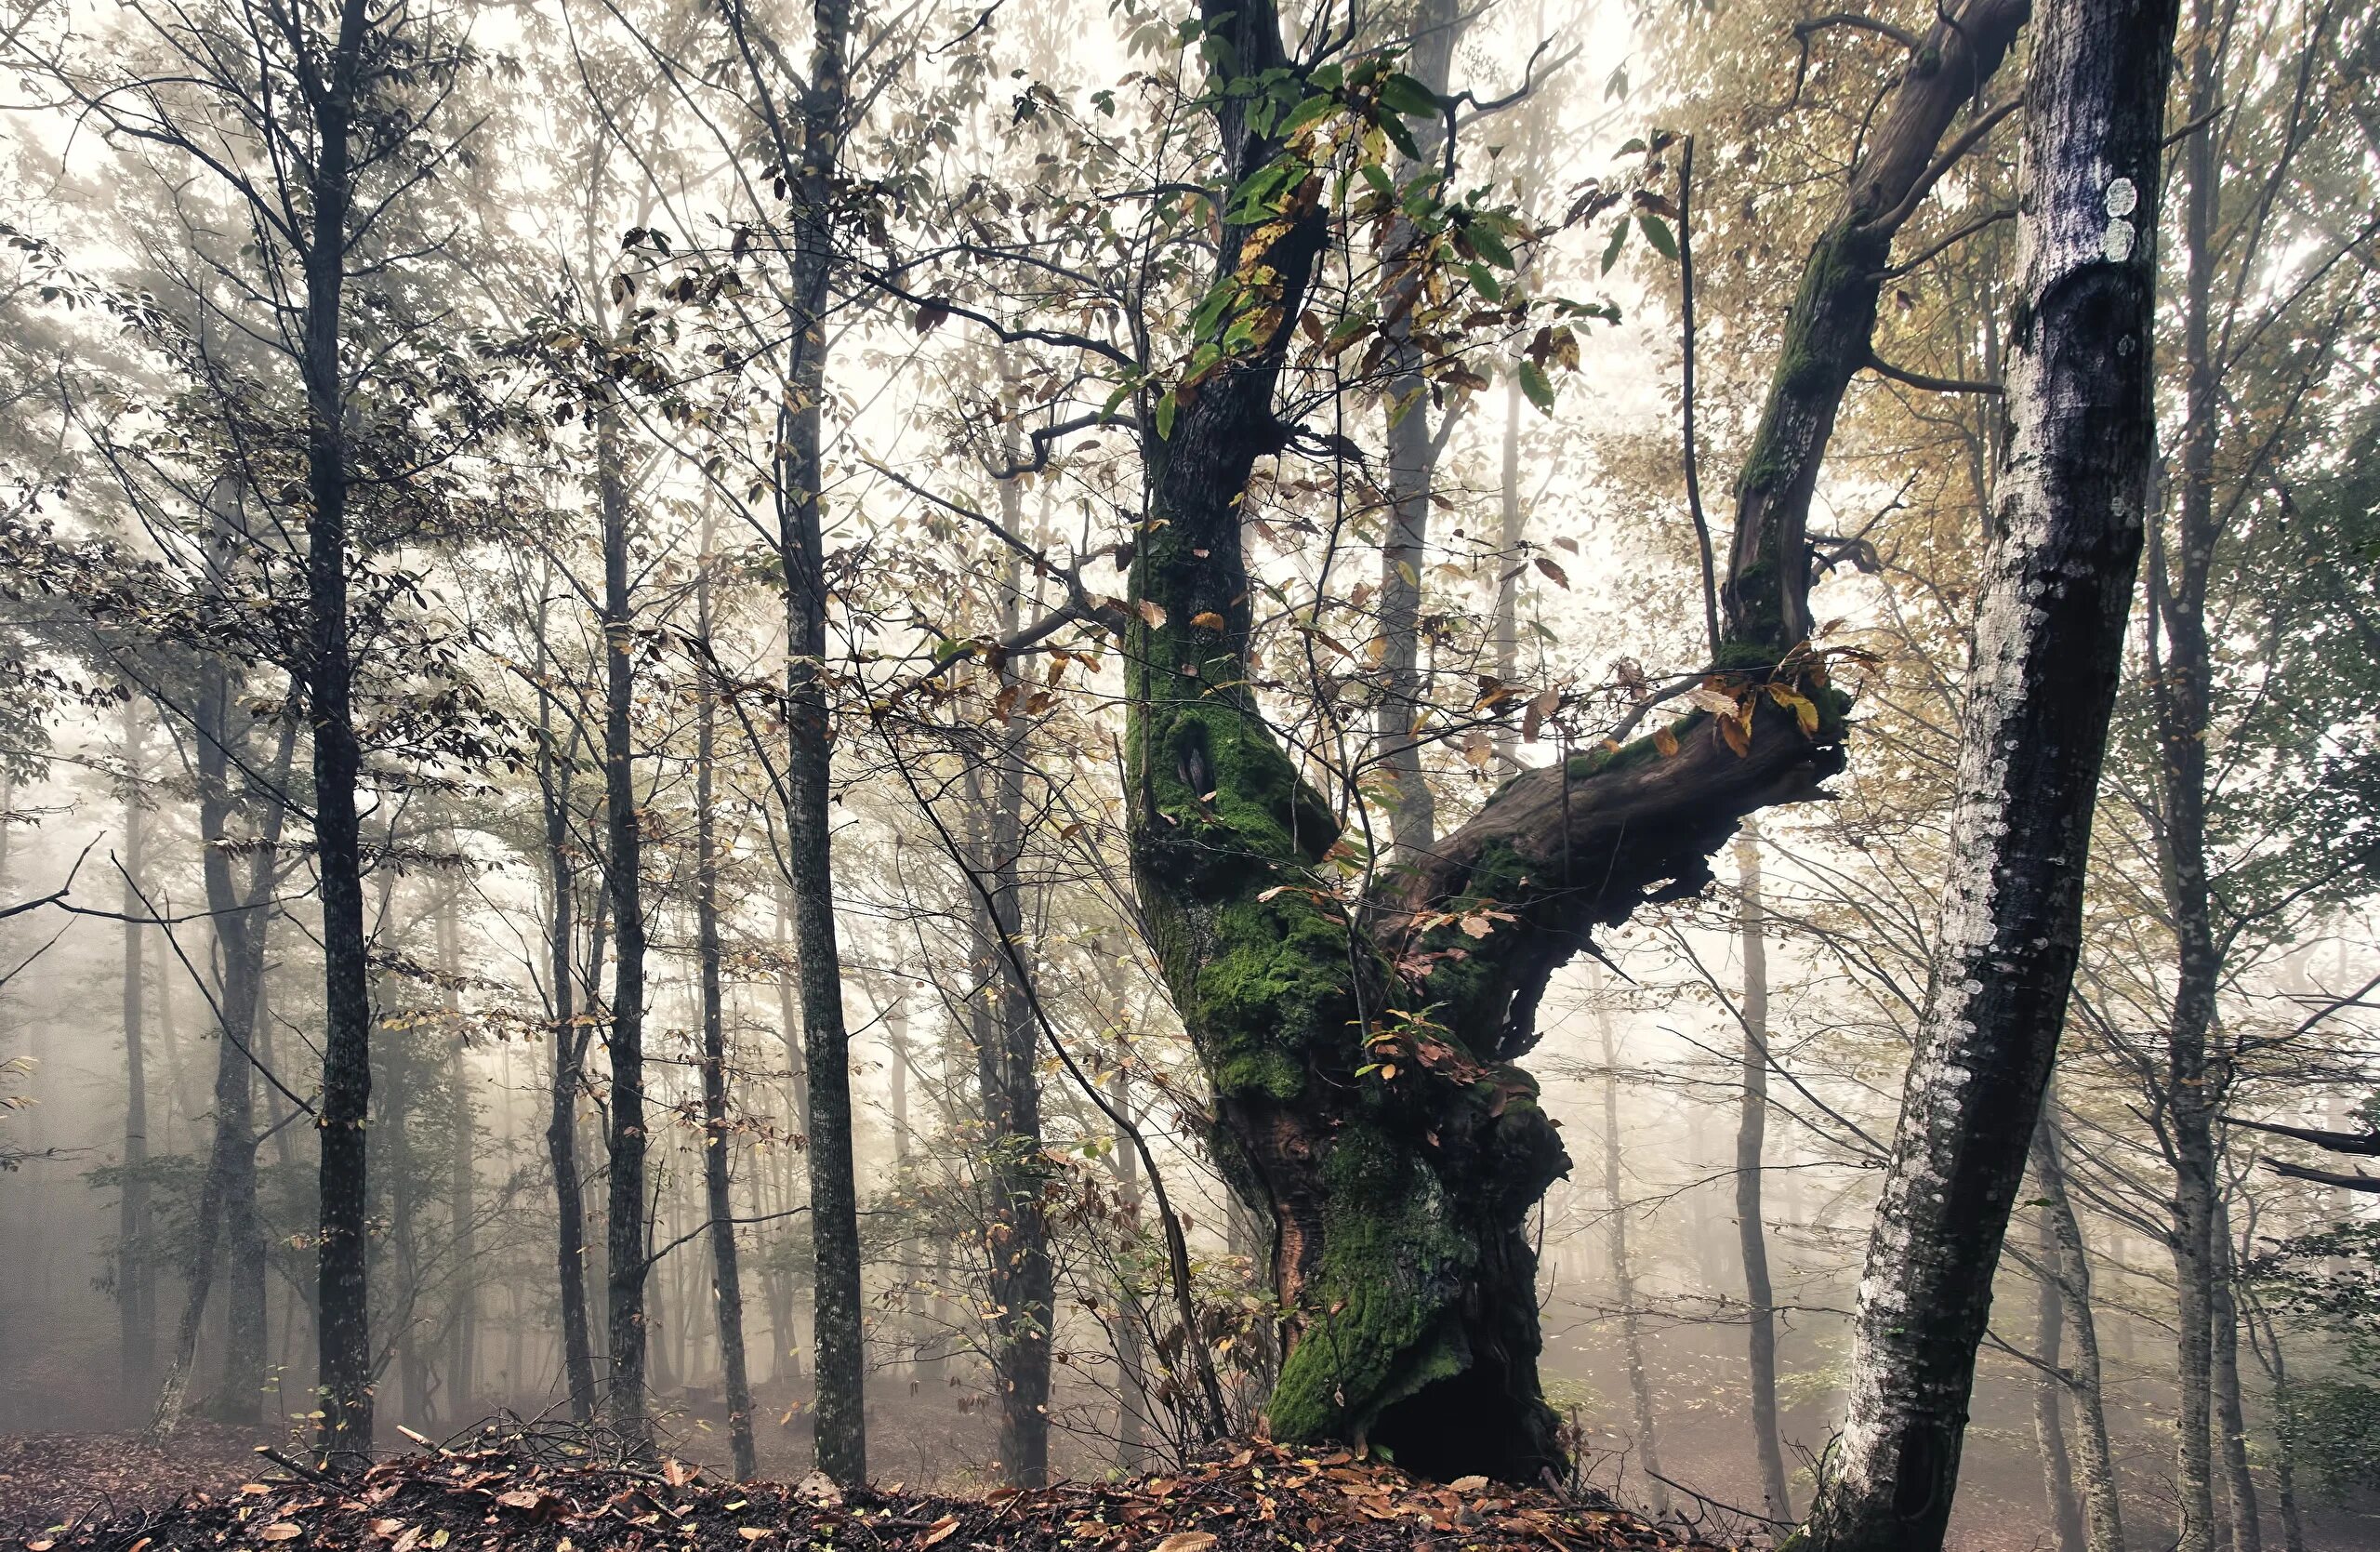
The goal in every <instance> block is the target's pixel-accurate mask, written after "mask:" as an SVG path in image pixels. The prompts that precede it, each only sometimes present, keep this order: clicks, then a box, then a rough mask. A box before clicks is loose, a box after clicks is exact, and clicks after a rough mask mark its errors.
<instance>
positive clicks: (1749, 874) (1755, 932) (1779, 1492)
mask: <svg viewBox="0 0 2380 1552" xmlns="http://www.w3.org/2000/svg"><path fill="white" fill-rule="evenodd" d="M1736 868H1737V875H1738V881H1739V897H1740V898H1741V900H1742V903H1743V914H1742V916H1741V918H1740V919H1739V922H1738V925H1737V930H1738V933H1739V935H1740V937H1741V939H1742V942H1743V958H1744V1002H1743V1024H1744V1041H1743V1061H1742V1064H1741V1070H1742V1074H1743V1093H1742V1095H1741V1098H1740V1100H1739V1109H1738V1111H1737V1116H1736V1241H1737V1244H1738V1246H1739V1248H1740V1249H1741V1251H1742V1253H1743V1265H1744V1326H1745V1333H1746V1342H1747V1346H1748V1348H1749V1351H1748V1355H1747V1356H1748V1360H1749V1363H1750V1378H1751V1385H1752V1450H1753V1452H1754V1453H1755V1454H1756V1455H1757V1456H1758V1458H1759V1461H1760V1493H1761V1498H1762V1500H1763V1502H1764V1503H1765V1506H1766V1507H1767V1510H1768V1519H1769V1523H1770V1524H1772V1525H1783V1524H1790V1523H1791V1522H1792V1519H1793V1492H1792V1487H1791V1486H1789V1485H1788V1483H1787V1481H1786V1479H1785V1451H1784V1446H1783V1444H1782V1442H1781V1441H1780V1440H1779V1439H1778V1426H1777V1302H1776V1298H1777V1295H1776V1293H1775V1291H1774V1290H1773V1289H1772V1288H1771V1287H1770V1286H1769V1280H1768V1221H1767V1217H1766V1213H1765V1208H1764V1206H1763V1204H1762V1200H1761V1187H1762V1185H1763V1184H1764V1178H1763V1177H1764V1172H1765V1170H1766V1168H1767V1161H1766V1159H1765V1153H1766V1148H1767V1138H1768V938H1767V934H1766V923H1767V912H1766V911H1765V909H1763V908H1762V905H1761V899H1760V838H1759V836H1758V835H1757V834H1755V833H1754V832H1753V830H1752V827H1750V826H1749V825H1747V826H1746V827H1745V828H1744V830H1743V833H1742V834H1740V835H1739V836H1738V837H1737V838H1736Z"/></svg>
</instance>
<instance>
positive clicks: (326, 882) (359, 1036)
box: [300, 0, 373, 1456]
mask: <svg viewBox="0 0 2380 1552" xmlns="http://www.w3.org/2000/svg"><path fill="white" fill-rule="evenodd" d="M336 17H337V35H336V38H335V39H332V40H329V41H330V43H331V46H330V48H329V50H328V58H327V59H326V60H324V71H323V74H322V75H321V77H320V78H319V83H318V84H319V90H318V91H317V92H316V93H315V95H314V96H313V97H312V99H311V101H310V102H309V103H308V107H309V108H310V109H311V111H312V114H313V119H314V131H315V163H314V166H312V167H311V169H310V177H309V179H308V184H309V187H308V189H307V192H308V194H309V196H310V202H311V206H312V214H313V226H312V231H311V236H310V241H309V242H308V245H307V246H306V248H305V251H304V269H305V298H306V300H305V310H304V335H303V340H302V350H303V352H304V353H303V356H302V359H301V363H300V365H301V368H302V376H303V378H304V380H305V388H306V489H307V495H308V497H309V498H310V501H311V507H310V510H309V511H308V512H307V514H306V587H307V597H308V604H309V610H308V614H309V620H308V623H309V626H310V628H311V632H312V635H311V642H310V643H309V648H310V650H309V653H308V662H307V666H306V674H305V680H306V683H305V692H306V714H307V718H308V720H309V722H310V723H311V724H312V728H313V735H314V856H315V870H316V873H317V876H318V878H319V882H320V889H321V894H322V906H323V928H322V944H323V950H322V951H323V1087H322V1101H321V1107H320V1115H319V1117H318V1118H317V1121H316V1125H317V1127H318V1129H319V1131H320V1134H321V1138H322V1162H321V1170H320V1193H321V1223H320V1232H319V1233H318V1235H317V1236H316V1246H317V1250H316V1263H315V1265H316V1279H315V1280H316V1287H315V1294H314V1316H315V1331H316V1339H317V1341H316V1345H317V1348H318V1358H317V1367H316V1383H317V1384H318V1385H319V1386H321V1388H322V1397H323V1405H322V1413H323V1418H322V1426H321V1428H320V1430H319V1435H318V1441H317V1448H318V1450H319V1451H320V1452H321V1453H323V1454H324V1455H325V1456H328V1455H331V1454H333V1453H342V1452H350V1451H368V1450H370V1449H371V1447H372V1321H371V1305H370V1291H369V1286H368V1267H369V1263H370V1258H371V1241H370V1222H369V1205H368V1201H367V1197H366V1191H365V1177H366V1163H365V1158H364V1153H365V1149H364V1123H365V1119H366V1118H367V1117H368V1116H369V1115H370V1114H371V1108H372V1002H371V992H370V988H369V985H368V982H367V979H366V969H365V942H364V875H363V844H362V835H361V832H360V831H359V829H358V828H357V821H356V798H355V794H356V788H357V785H358V783H359V781H360V779H361V777H362V774H363V765H364V756H363V750H362V749H361V748H360V747H359V746H358V745H357V743H356V737H355V717H354V695H353V681H354V674H355V657H354V649H353V646H352V644H351V643H350V641H349V640H348V611H347V557H348V534H347V506H348V494H349V483H350V472H349V469H348V447H347V429H346V420H347V411H348V388H347V380H346V374H345V369H344V365H343V363H342V359H341V357H342V352H341V351H340V348H339V310H340V303H341V300H342V299H343V294H344V290H345V286H346V282H347V261H348V253H349V243H350V234H349V232H348V224H349V220H350V215H351V213H352V208H353V204H354V179H353V176H352V164H351V160H350V158H351V153H352V148H351V145H350V137H351V136H352V135H353V133H354V125H355V115H356V92H357V86H358V82H359V80H360V79H361V75H362V72H363V53H364V46H365V42H366V40H367V37H368V35H369V33H370V32H371V30H372V27H373V20H372V12H371V9H370V7H368V6H367V5H366V4H365V3H364V0H340V3H339V6H338V9H337V13H336Z"/></svg>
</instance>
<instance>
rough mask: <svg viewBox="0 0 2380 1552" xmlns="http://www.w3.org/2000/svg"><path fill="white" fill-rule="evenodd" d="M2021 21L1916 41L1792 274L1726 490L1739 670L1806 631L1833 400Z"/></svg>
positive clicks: (1952, 20) (1976, 18) (2005, 4)
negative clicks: (1949, 141)
mask: <svg viewBox="0 0 2380 1552" xmlns="http://www.w3.org/2000/svg"><path fill="white" fill-rule="evenodd" d="M2030 9H2031V7H2030V0H1966V3H1965V4H1964V5H1961V6H1959V7H1956V9H1955V10H1954V11H1953V12H1952V13H1951V14H1950V15H1948V16H1945V17H1942V18H1940V19H1939V20H1937V21H1936V22H1935V23H1934V25H1933V27H1932V28H1931V29H1929V30H1928V31H1927V32H1926V33H1925V35H1924V38H1922V39H1920V40H1919V41H1918V45H1917V46H1916V48H1915V49H1913V50H1912V51H1911V54H1910V59H1909V64H1908V67H1907V69H1906V70H1905V71H1904V72H1903V73H1902V76H1901V80H1900V85H1899V86H1898V87H1897V89H1896V90H1895V92H1894V93H1893V99H1892V102H1891V105H1890V106H1889V108H1888V109H1887V110H1886V112H1885V114H1884V121H1883V123H1882V124H1881V125H1880V126H1878V129H1877V132H1876V135H1875V138H1874V139H1873V141H1872V142H1871V145H1870V147H1869V149H1868V152H1867V153H1866V155H1865V156H1864V157H1863V158H1862V159H1861V161H1860V163H1859V166H1858V167H1857V168H1856V169H1855V170H1854V171H1853V173H1852V178H1851V184H1850V187H1849V190H1848V191H1847V192H1846V193H1845V197H1844V205H1843V209H1842V210H1841V212H1840V213H1839V214H1838V215H1837V216H1836V217H1835V219H1833V221H1832V222H1831V223H1830V224H1829V225H1828V227H1827V230H1826V232H1825V234H1824V235H1822V236H1820V237H1819V238H1818V243H1817V244H1816V245H1814V246H1813V247H1812V248H1811V250H1810V257H1809V259H1808V260H1807V261H1806V262H1805V264H1804V265H1803V267H1802V280H1801V285H1800V287H1799V288H1798V289H1797V291H1796V292H1795V294H1794V298H1793V305H1792V311H1791V312H1789V313H1788V314H1787V316H1786V320H1785V338H1784V341H1783V344H1782V346H1781V348H1780V350H1779V352H1778V362H1777V367H1776V370H1775V372H1774V373H1773V375H1772V376H1771V377H1770V378H1769V387H1768V397H1767V400H1766V402H1765V405H1763V407H1762V410H1761V418H1760V427H1759V430H1758V431H1757V433H1756V434H1755V435H1754V436H1753V438H1752V449H1751V452H1750V453H1749V454H1748V455H1747V457H1746V458H1745V460H1744V467H1743V472H1742V473H1741V475H1740V476H1739V478H1738V480H1737V482H1736V527H1735V541H1734V545H1733V548H1732V550H1731V552H1730V554H1729V556H1728V564H1727V576H1726V582H1725V583H1724V585H1723V586H1722V588H1721V590H1720V602H1721V604H1722V606H1723V608H1724V611H1725V615H1726V623H1725V638H1726V643H1727V648H1728V649H1730V650H1729V652H1728V656H1729V657H1731V658H1733V659H1734V660H1736V661H1749V660H1762V661H1767V662H1775V661H1777V660H1778V657H1781V656H1782V655H1783V654H1784V653H1785V652H1787V651H1788V650H1790V649H1791V648H1792V646H1793V645H1794V644H1795V643H1798V642H1801V641H1803V640H1804V639H1805V638H1806V637H1807V636H1808V635H1809V633H1810V615H1809V558H1808V535H1809V517H1810V498H1811V496H1812V493H1813V492H1814V491H1815V490H1816V489H1817V487H1818V467H1819V465H1820V464H1821V463H1822V462H1823V461H1824V459H1825V457H1826V448H1827V442H1828V440H1829V439H1830V438H1831V436H1832V435H1833V433H1834V419H1835V415H1836V413H1837V412H1838V411H1839V410H1840V409H1841V408H1842V406H1843V396H1844V393H1845V391H1846V390H1847V389H1848V388H1849V387H1850V386H1851V379H1852V378H1854V377H1856V376H1858V374H1859V372H1860V371H1861V370H1862V369H1863V368H1865V367H1866V366H1867V365H1869V363H1870V362H1871V360H1872V359H1873V356H1874V352H1873V350H1872V349H1871V345H1872V341H1873V339H1874V337H1875V331H1876V300H1877V298H1878V296H1879V295H1880V293H1881V290H1882V287H1883V285H1884V279H1885V271H1886V270H1887V269H1888V268H1889V267H1890V263H1891V257H1892V245H1893V239H1894V237H1895V236H1896V235H1897V233H1898V232H1899V231H1900V229H1901V227H1902V226H1903V225H1905V224H1906V223H1907V221H1908V220H1909V218H1910V216H1911V214H1912V213H1913V212H1914V210H1915V209H1916V207H1917V203H1918V201H1919V200H1921V199H1922V198H1923V196H1924V192H1926V190H1928V189H1929V188H1931V187H1932V185H1933V183H1934V181H1935V180H1936V179H1937V178H1939V177H1940V175H1941V171H1942V168H1943V166H1944V164H1945V163H1947V162H1950V161H1952V160H1955V159H1956V157H1957V156H1959V155H1961V154H1964V152H1965V151H1966V150H1967V149H1969V145H1968V142H1967V140H1966V139H1965V138H1964V137H1963V138H1962V140H1961V142H1960V143H1959V144H1958V145H1957V146H1955V147H1954V148H1953V149H1952V150H1951V152H1950V153H1948V154H1944V153H1942V150H1941V146H1942V138H1943V136H1944V135H1946V134H1948V133H1949V131H1950V125H1951V124H1952V123H1953V122H1954V121H1955V120H1956V119H1957V117H1958V115H1959V114H1960V113H1961V112H1963V111H1964V110H1966V109H1967V108H1969V107H1970V106H1972V105H1976V104H1977V103H1979V102H1980V100H1981V99H1982V96H1983V90H1984V87H1985V86H1986V84H1987V83H1989V82H1990V79H1991V77H1992V74H1993V73H1995V72H1996V71H1998V70H1999V68H2000V65H2001V61H2002V60H2004V59H2005V58H2006V57H2007V53H2008V48H2009V46H2010V45H2011V44H2012V43H2014V42H2015V40H2016V33H2017V30H2018V29H2019V28H2021V27H2022V26H2023V25H2024V22H2025V19H2026V17H2027V15H2028V14H2030ZM1984 116H1985V117H1991V116H1994V115H1990V114H1986V115H1984ZM1723 666H1724V665H1723Z"/></svg>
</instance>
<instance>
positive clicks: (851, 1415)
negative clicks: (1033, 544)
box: [776, 0, 867, 1486]
mask: <svg viewBox="0 0 2380 1552" xmlns="http://www.w3.org/2000/svg"><path fill="white" fill-rule="evenodd" d="M851 25H852V8H851V0H813V4H812V6H811V56H810V72H809V80H808V81H807V83H806V84H805V86H804V90H803V93H802V104H801V144H800V147H799V154H800V161H799V166H797V167H796V168H795V169H794V177H793V179H792V190H791V198H792V201H793V205H794V210H795V219H796V232H795V235H794V244H793V255H792V262H793V273H792V275H791V288H792V303H793V320H794V342H793V347H792V352H791V354H792V360H791V361H790V362H789V363H788V364H787V372H786V381H787V384H788V396H787V401H786V405H785V409H784V412H783V414H782V415H781V416H780V418H779V424H778V443H779V447H780V454H779V461H778V469H777V489H776V499H777V524H778V527H777V546H778V556H779V559H780V561H781V562H782V564H784V567H785V577H786V647H787V717H786V737H787V757H786V786H787V794H786V796H787V804H786V829H787V862H788V870H787V871H788V876H787V883H788V884H790V886H791V888H792V892H793V916H794V939H795V951H796V953H797V955H798V956H799V958H800V980H801V1036H802V1070H803V1071H804V1072H805V1073H806V1074H807V1075H808V1080H809V1087H810V1094H809V1100H810V1104H809V1122H810V1125H809V1134H810V1147H809V1160H810V1242H811V1248H812V1254H813V1256H814V1258H815V1262H816V1267H815V1278H814V1280H813V1284H812V1287H813V1295H812V1296H813V1330H814V1339H815V1342H816V1344H817V1361H816V1363H815V1365H814V1372H815V1373H816V1376H817V1404H816V1406H815V1408H814V1409H813V1426H814V1427H815V1429H816V1439H817V1444H816V1451H815V1456H816V1460H817V1465H818V1469H819V1470H821V1471H823V1472H825V1473H826V1476H827V1477H828V1478H830V1479H833V1480H835V1481H837V1482H840V1483H842V1484H844V1485H846V1486H852V1485H856V1484H858V1483H860V1482H862V1481H865V1480H866V1477H867V1417H866V1395H865V1381H866V1371H867V1357H866V1348H865V1346H864V1331H865V1323H864V1313H865V1312H864V1309H863V1294H862V1292H861V1287H860V1244H859V1200H858V1188H857V1186H856V1184H855V1183H854V1181H853V1152H852V1094H851V1055H850V1045H851V1042H850V1038H849V1036H848V1034H847V1032H846V1030H845V1028H844V1024H843V989H842V983H843V976H842V959H841V955H840V951H839V950H838V948H837V947H836V942H835V903H834V870H833V863H832V859H831V856H830V847H829V842H828V832H829V828H830V826H831V824H832V810H831V808H830V806H829V804H830V799H831V795H832V790H831V787H832V783H831V766H832V760H833V753H832V745H831V742H830V740H831V739H832V737H833V728H832V726H831V724H830V723H829V722H828V719H827V706H826V661H825V658H826V550H825V541H824V537H823V534H822V529H821V522H822V516H823V514H822V511H821V509H822V507H823V505H824V497H823V496H822V494H821V492H822V489H823V480H824V471H823V469H822V467H821V455H822V451H823V440H822V439H823V432H824V408H823V406H824V403H825V397H826V308H827V301H828V285H829V281H830V278H831V275H832V271H833V263H834V258H833V252H832V241H833V227H832V210H833V202H834V200H835V198H836V192H835V187H834V184H835V165H836V158H837V155H838V153H839V152H840V147H841V138H842V133H843V119H844V115H845V113H846V111H847V103H846V94H847V91H848V81H847V75H846V65H845V61H844V58H843V51H844V47H845V46H846V42H847V40H848V38H849V35H850V32H851Z"/></svg>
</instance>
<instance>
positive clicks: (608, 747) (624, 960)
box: [595, 410, 652, 1452]
mask: <svg viewBox="0 0 2380 1552" xmlns="http://www.w3.org/2000/svg"><path fill="white" fill-rule="evenodd" d="M596 442H597V446H596V475H595V483H596V507H597V511H598V514H599V516H600V517H601V519H602V542H603V608H602V625H603V830H604V850H603V884H604V889H605V893H606V895H607V897H608V898H609V899H610V901H611V908H612V1006H611V1017H610V1019H609V1020H608V1021H607V1022H606V1023H605V1025H604V1034H603V1049H604V1052H605V1054H606V1055H608V1056H609V1057H610V1058H611V1068H612V1093H611V1108H610V1116H611V1132H610V1134H609V1135H608V1136H607V1137H606V1138H605V1143H606V1145H607V1147H608V1148H609V1151H610V1154H611V1172H610V1174H609V1177H608V1185H609V1190H608V1193H607V1196H606V1214H605V1236H604V1238H605V1242H606V1248H607V1250H608V1252H609V1254H608V1255H607V1257H606V1270H607V1273H608V1275H607V1276H606V1278H605V1283H606V1287H605V1290H604V1314H605V1316H606V1320H605V1324H606V1326H607V1327H608V1328H609V1332H610V1341H609V1345H608V1349H607V1350H608V1352H609V1355H610V1358H611V1367H610V1371H609V1373H607V1374H606V1375H605V1385H604V1405H605V1408H606V1409H607V1411H608V1412H609V1413H610V1417H611V1423H612V1426H613V1427H614V1428H615V1430H617V1431H618V1433H619V1435H620V1437H621V1439H623V1440H625V1441H626V1442H627V1443H628V1447H629V1448H630V1449H631V1450H635V1451H639V1452H642V1451H646V1450H649V1449H650V1448H651V1444H652V1441H651V1439H650V1438H649V1437H648V1432H649V1430H648V1426H647V1424H646V1421H645V1404H644V1402H645V1397H644V1385H645V1377H644V1364H645V1333H646V1326H647V1321H646V1314H645V1307H644V1303H645V1273H646V1271H647V1270H648V1262H647V1254H648V1251H647V1247H646V1244H645V1202H644V1189H645V1165H644V1158H645V1134H644V970H645V965H644V957H645V924H644V883H643V869H644V825H643V816H641V814H640V812H639V811H638V807H637V790H636V743H635V736H636V732H635V725H634V721H633V716H634V711H635V707H636V667H635V665H636V647H637V643H636V612H635V604H634V601H633V600H632V599H631V598H630V596H629V592H628V487H627V484H626V479H627V476H626V474H625V471H623V470H622V469H621V467H620V458H621V452H620V447H619V438H618V432H617V430H616V428H615V425H614V423H613V420H612V412H611V411H609V410H605V411H602V412H601V413H600V415H599V418H598V424H597V430H596Z"/></svg>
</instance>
